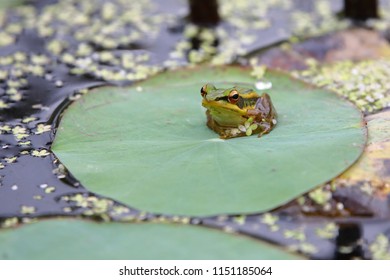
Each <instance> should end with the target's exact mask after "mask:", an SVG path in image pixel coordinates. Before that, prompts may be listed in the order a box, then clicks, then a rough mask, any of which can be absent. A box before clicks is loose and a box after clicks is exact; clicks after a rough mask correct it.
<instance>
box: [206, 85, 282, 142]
mask: <svg viewBox="0 0 390 280" xmlns="http://www.w3.org/2000/svg"><path fill="white" fill-rule="evenodd" d="M200 93H201V95H202V98H203V100H202V106H203V107H205V108H206V109H207V111H206V116H207V126H208V127H209V128H210V129H212V130H214V131H215V132H216V133H218V134H219V135H220V138H222V139H228V138H233V137H240V136H250V135H252V134H258V137H261V136H263V135H264V134H266V133H269V132H270V131H271V130H272V129H273V128H274V127H275V125H276V123H277V121H276V117H277V114H276V111H275V108H274V106H273V104H272V101H271V98H270V96H269V95H268V94H267V93H263V94H262V95H259V94H257V93H256V92H255V91H253V90H252V89H249V88H241V87H238V86H234V87H231V88H220V89H217V88H216V87H215V86H214V85H212V84H206V85H204V86H203V87H202V88H201V90H200Z"/></svg>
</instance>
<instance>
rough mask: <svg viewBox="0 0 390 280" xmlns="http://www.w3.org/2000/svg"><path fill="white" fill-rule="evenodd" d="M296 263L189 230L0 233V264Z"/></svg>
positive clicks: (55, 228)
mask: <svg viewBox="0 0 390 280" xmlns="http://www.w3.org/2000/svg"><path fill="white" fill-rule="evenodd" d="M86 240H88V242H86ZM299 258H301V257H300V256H299V255H295V254H292V253H288V252H286V251H284V250H282V249H279V248H278V247H276V246H272V245H269V244H267V243H265V242H262V241H258V240H255V239H252V238H248V237H245V236H240V235H235V234H228V233H224V232H222V231H218V230H215V229H209V228H203V227H199V226H191V225H178V224H154V223H144V224H126V223H103V224H97V223H93V222H85V221H78V220H48V221H41V222H38V223H35V224H31V225H24V226H22V227H21V228H18V229H3V230H1V231H0V259H30V260H31V259H39V260H42V259H44V260H45V259H46V260H47V259H50V260H53V259H77V260H80V259H138V260H146V259H153V260H156V259H168V260H169V259H170V260H172V259H224V260H226V259H244V260H246V259H299Z"/></svg>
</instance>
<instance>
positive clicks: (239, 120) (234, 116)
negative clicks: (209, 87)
mask: <svg viewBox="0 0 390 280" xmlns="http://www.w3.org/2000/svg"><path fill="white" fill-rule="evenodd" d="M212 103H217V104H212ZM202 105H203V106H204V107H206V108H207V111H208V114H209V115H210V117H211V118H212V119H213V120H214V121H215V122H216V124H218V125H219V126H222V127H230V128H237V127H238V126H239V125H240V124H244V123H245V122H246V121H247V116H246V115H247V112H246V110H243V109H240V108H238V107H237V106H234V105H231V104H226V105H223V106H221V104H220V103H219V102H215V101H205V102H203V104H202ZM229 105H230V106H229Z"/></svg>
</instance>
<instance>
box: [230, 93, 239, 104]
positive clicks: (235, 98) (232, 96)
mask: <svg viewBox="0 0 390 280" xmlns="http://www.w3.org/2000/svg"><path fill="white" fill-rule="evenodd" d="M239 97H240V95H239V94H238V91H237V90H232V91H231V92H230V93H229V96H228V99H229V102H230V103H233V104H236V103H237V101H238V98H239Z"/></svg>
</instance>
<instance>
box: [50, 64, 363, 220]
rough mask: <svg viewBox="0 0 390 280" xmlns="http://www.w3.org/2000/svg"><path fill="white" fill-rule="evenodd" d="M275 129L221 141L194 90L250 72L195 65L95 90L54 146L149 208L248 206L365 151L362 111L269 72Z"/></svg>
mask: <svg viewBox="0 0 390 280" xmlns="http://www.w3.org/2000/svg"><path fill="white" fill-rule="evenodd" d="M266 79H268V80H269V81H270V82H272V84H273V88H272V89H270V90H268V93H269V94H270V96H271V98H272V100H273V103H274V105H275V108H276V110H277V112H278V114H279V116H278V124H277V125H276V127H275V128H274V130H273V131H272V132H271V133H270V134H268V135H265V136H263V137H261V138H257V137H256V136H251V137H240V138H234V139H229V140H221V139H219V137H218V135H217V134H215V132H213V131H212V130H210V129H209V128H208V127H207V126H206V116H205V113H204V109H203V107H202V106H201V97H200V92H199V91H200V88H201V86H202V85H203V84H204V83H206V82H212V83H214V84H216V86H217V87H230V86H233V85H235V84H241V83H243V84H244V85H245V84H246V85H247V86H248V85H249V86H253V85H254V83H255V80H254V78H251V77H250V75H249V70H247V69H243V68H239V67H223V68H205V67H203V68H195V69H192V70H180V71H177V72H169V73H168V72H167V73H162V74H160V75H158V76H156V77H154V78H151V79H149V80H146V81H144V82H141V83H138V84H136V85H134V86H132V87H128V88H120V87H106V88H98V89H96V90H93V91H92V92H91V93H90V94H87V95H86V96H85V97H83V98H82V99H81V100H79V101H77V102H75V103H74V104H73V105H72V106H70V108H69V109H68V110H67V111H66V113H65V115H64V117H63V119H62V121H61V123H60V127H59V130H58V135H57V138H56V141H55V143H54V147H53V150H54V152H55V153H56V154H57V156H58V157H59V158H60V160H61V161H62V162H63V163H64V164H65V165H66V166H67V167H68V168H69V170H70V171H71V172H72V173H73V174H74V175H75V176H76V177H77V178H78V179H80V180H81V182H82V183H83V184H84V185H85V186H86V187H87V188H88V189H90V190H91V191H94V192H96V193H99V194H101V195H106V196H109V197H111V198H114V199H117V200H119V201H121V202H124V203H128V204H129V205H131V206H133V207H136V208H139V209H142V210H145V211H151V212H161V213H169V214H180V215H213V214H221V213H251V212H258V211H264V210H268V209H271V208H273V207H277V206H279V205H281V204H283V203H285V202H287V201H289V200H291V199H293V198H294V197H296V196H298V195H300V194H302V193H304V192H307V191H309V190H310V189H312V188H314V187H315V186H317V185H319V184H321V183H324V182H326V181H327V180H329V179H331V178H333V177H335V176H336V175H338V174H340V173H341V172H342V171H344V170H345V169H346V168H347V167H348V166H350V165H351V164H352V163H353V162H354V161H355V160H356V159H357V158H358V157H359V155H360V154H361V152H362V148H363V146H364V144H365V139H366V130H365V127H364V125H363V122H362V116H361V113H360V112H359V111H358V110H357V109H356V108H355V107H354V106H353V105H352V104H350V103H349V102H348V101H345V100H343V99H341V98H339V97H338V96H337V95H336V94H334V93H333V92H330V91H327V90H324V89H318V88H315V87H311V86H308V85H307V84H304V83H302V82H299V81H297V80H294V79H291V78H290V77H289V76H287V75H285V74H281V73H274V72H270V73H268V74H267V76H266Z"/></svg>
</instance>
